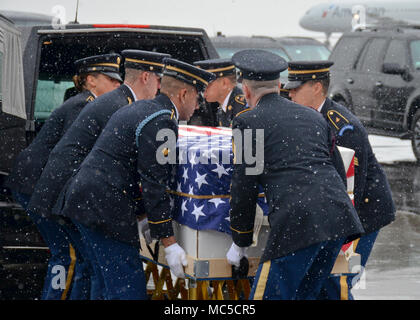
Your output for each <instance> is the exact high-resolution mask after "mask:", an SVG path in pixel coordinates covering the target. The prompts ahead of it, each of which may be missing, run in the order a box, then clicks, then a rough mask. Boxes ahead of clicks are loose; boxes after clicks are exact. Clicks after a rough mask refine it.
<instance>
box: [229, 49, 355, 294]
mask: <svg viewBox="0 0 420 320" xmlns="http://www.w3.org/2000/svg"><path fill="white" fill-rule="evenodd" d="M232 61H233V62H234V63H235V65H236V67H237V68H238V69H239V70H240V74H241V77H242V78H243V79H244V80H245V79H246V80H254V81H271V80H277V79H278V78H279V74H280V72H281V71H283V70H284V69H286V68H287V63H286V62H285V61H284V60H283V59H282V58H280V57H279V56H277V55H275V54H272V53H270V52H267V51H264V50H244V51H240V52H237V53H236V54H235V55H234V56H233V58H232ZM245 84H246V83H243V85H245ZM257 129H262V130H263V136H264V141H257V139H256V138H255V137H256V130H257ZM233 130H239V132H241V133H242V136H243V133H244V131H245V130H252V133H253V146H255V145H256V144H257V143H260V144H261V143H263V145H264V162H263V165H264V169H263V172H262V173H261V174H259V175H249V174H248V175H247V174H246V171H247V170H246V169H247V168H248V167H250V166H251V165H248V164H246V163H244V162H239V163H238V159H244V157H243V155H244V153H245V152H246V151H244V150H245V149H246V148H249V146H243V147H242V148H239V147H238V146H239V145H240V144H241V141H237V138H235V140H234V146H235V155H234V156H235V159H236V160H235V161H236V162H235V164H234V171H233V175H232V186H231V203H230V204H231V212H230V224H231V230H232V237H233V241H234V244H233V245H232V248H231V249H230V250H229V252H228V255H227V256H228V260H229V253H230V252H231V250H238V247H239V249H241V250H242V252H243V248H244V247H248V246H250V245H251V244H252V235H253V224H254V218H255V211H256V199H257V197H258V190H259V189H258V186H259V185H261V186H262V188H263V189H264V192H265V196H266V199H267V203H268V205H269V215H268V219H269V222H270V227H271V231H270V234H269V237H268V241H267V245H266V248H265V250H264V253H263V255H262V257H261V260H260V265H259V268H258V271H257V274H256V276H255V280H254V283H253V287H252V291H251V295H250V298H251V299H287V300H290V299H314V298H316V296H317V294H318V292H319V290H320V288H321V285H322V283H323V282H324V280H325V279H326V278H327V277H328V275H329V273H330V271H331V269H332V267H333V265H334V262H335V259H336V257H337V255H338V253H339V250H340V248H341V246H342V244H343V242H344V241H345V239H346V238H347V237H349V236H352V235H355V234H360V233H362V232H363V228H362V225H361V223H360V220H359V218H358V217H357V213H356V211H355V209H354V207H353V205H352V202H351V200H350V198H349V197H348V195H347V191H346V188H345V185H344V183H343V181H342V179H341V177H340V176H339V174H338V173H337V170H336V169H335V168H334V165H333V162H332V159H331V155H330V154H331V153H330V149H331V146H332V141H331V139H330V135H329V127H328V125H327V123H326V121H325V120H324V119H323V117H322V116H321V115H320V114H319V113H317V112H315V111H314V110H311V109H309V108H304V107H302V106H300V105H298V104H295V103H293V102H291V101H289V100H287V99H284V98H282V97H281V96H280V95H279V94H278V93H277V92H275V93H274V92H273V93H268V94H265V95H263V96H262V97H261V98H260V99H259V101H258V102H257V104H256V106H253V108H252V110H250V111H247V112H244V113H242V114H241V115H239V116H237V117H236V118H234V120H233ZM234 137H235V136H234ZM238 150H242V151H238ZM253 151H254V150H253ZM248 153H249V150H248ZM253 154H255V153H254V152H253ZM257 161H258V159H257ZM235 247H236V249H235Z"/></svg>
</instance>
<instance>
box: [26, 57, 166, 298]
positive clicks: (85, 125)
mask: <svg viewBox="0 0 420 320" xmlns="http://www.w3.org/2000/svg"><path fill="white" fill-rule="evenodd" d="M122 55H123V56H124V58H125V61H124V67H125V79H124V83H123V84H122V85H121V86H120V87H119V88H117V89H115V90H113V91H111V92H109V93H107V94H105V95H103V96H101V97H100V98H98V99H96V100H95V101H94V102H92V103H91V104H90V105H89V106H88V107H87V108H85V109H84V110H83V111H82V112H81V113H80V115H79V116H78V117H77V119H76V120H75V121H74V123H73V125H72V126H71V127H70V128H69V130H68V131H67V132H66V134H65V135H64V136H63V137H62V139H61V140H60V141H59V142H58V143H57V145H56V146H55V147H54V149H53V150H52V151H51V154H50V157H49V159H48V162H47V165H46V166H45V169H44V171H43V173H42V175H41V177H40V179H39V181H38V183H37V184H36V187H35V190H34V193H33V195H32V198H31V200H30V202H29V205H28V209H29V210H30V211H31V212H33V213H34V214H37V215H39V216H43V217H49V216H51V212H52V210H53V207H54V205H55V204H56V202H57V200H58V197H59V194H60V191H61V190H62V189H63V187H64V185H65V183H66V182H67V180H68V179H69V178H70V177H71V175H72V174H73V173H74V172H75V171H76V170H77V169H78V167H79V166H80V164H81V163H82V161H83V160H84V158H85V157H86V155H87V154H88V153H89V152H90V150H91V149H92V147H93V145H94V143H95V141H96V139H97V138H98V136H99V135H100V133H101V132H102V129H103V128H104V127H105V125H106V123H107V122H108V120H109V118H110V117H111V115H112V114H113V113H114V112H115V111H117V110H118V109H119V108H121V107H122V106H125V105H127V104H130V103H132V102H134V101H135V100H140V99H151V98H153V97H155V95H156V92H157V90H158V89H159V86H160V72H161V71H162V66H163V65H162V59H163V58H164V57H167V56H169V55H166V54H161V53H155V52H149V51H140V50H124V51H123V52H122ZM85 67H86V70H87V71H92V70H97V68H99V67H100V66H99V65H95V66H93V65H86V66H85ZM60 224H62V225H63V229H64V230H65V231H67V236H68V237H69V238H70V241H71V243H72V245H73V246H74V247H75V250H76V253H78V254H79V255H81V256H83V255H85V256H87V253H85V250H86V248H84V243H83V241H81V235H80V233H79V232H78V230H77V228H76V227H75V226H74V225H72V224H71V223H70V222H69V221H68V220H67V219H64V220H60ZM90 275H91V282H93V283H92V284H91V298H92V299H99V298H100V297H99V296H98V294H99V292H102V289H101V287H102V284H103V281H102V279H101V278H100V274H99V273H98V272H96V271H95V270H90Z"/></svg>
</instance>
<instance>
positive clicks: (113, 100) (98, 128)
mask: <svg viewBox="0 0 420 320" xmlns="http://www.w3.org/2000/svg"><path fill="white" fill-rule="evenodd" d="M133 100H134V97H133V95H132V93H131V91H130V89H129V88H128V87H127V86H126V85H121V86H120V87H118V88H117V89H115V90H113V91H111V92H108V93H105V94H103V95H101V96H100V97H98V98H97V99H95V101H93V102H92V103H91V104H89V105H88V106H87V108H84V109H83V111H82V112H81V113H80V114H79V116H78V117H77V119H76V120H75V121H74V123H73V125H72V126H71V127H70V128H69V129H68V130H67V132H66V134H65V135H64V136H63V137H62V139H61V140H60V141H59V142H58V143H57V145H56V146H55V147H54V149H53V150H52V151H51V154H50V157H49V159H48V162H47V164H46V166H45V168H44V171H43V173H42V175H41V177H40V179H39V181H38V183H37V184H36V187H35V190H34V193H33V195H32V198H31V200H30V202H29V204H28V210H30V211H31V212H34V213H36V214H39V215H42V216H49V215H50V214H51V210H52V208H53V206H54V205H55V203H56V201H57V198H58V195H59V193H60V191H61V189H62V188H63V186H64V184H65V183H66V182H67V180H68V179H69V178H70V177H71V175H72V174H73V173H74V171H75V170H76V169H77V168H78V167H79V166H80V164H81V163H82V161H83V160H84V158H85V157H86V156H87V154H88V153H89V152H90V150H91V149H92V147H93V145H94V144H95V141H96V139H97V138H98V137H99V135H100V134H101V132H102V130H103V128H104V127H105V125H106V123H107V122H108V120H109V118H110V117H111V115H112V114H113V113H114V112H115V111H117V110H118V109H119V108H121V107H122V106H124V105H127V104H128V103H130V102H132V101H133Z"/></svg>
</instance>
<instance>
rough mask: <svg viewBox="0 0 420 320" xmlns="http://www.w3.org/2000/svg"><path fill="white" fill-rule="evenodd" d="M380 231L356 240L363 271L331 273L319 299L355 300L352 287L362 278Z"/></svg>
mask: <svg viewBox="0 0 420 320" xmlns="http://www.w3.org/2000/svg"><path fill="white" fill-rule="evenodd" d="M378 233H379V231H376V232H372V233H369V234H367V235H364V236H362V237H361V238H359V239H357V240H355V244H354V246H355V248H354V251H355V252H356V253H358V254H360V264H361V272H360V273H357V274H349V275H341V276H334V275H330V276H329V277H328V279H326V280H325V282H324V284H323V286H322V288H321V291H320V293H319V296H318V299H320V300H354V298H353V295H352V293H351V289H352V288H353V287H354V285H355V284H356V283H357V282H358V281H359V280H360V276H361V273H362V272H364V269H365V266H366V263H367V260H368V258H369V255H370V253H371V252H372V248H373V245H374V244H375V240H376V237H377V236H378Z"/></svg>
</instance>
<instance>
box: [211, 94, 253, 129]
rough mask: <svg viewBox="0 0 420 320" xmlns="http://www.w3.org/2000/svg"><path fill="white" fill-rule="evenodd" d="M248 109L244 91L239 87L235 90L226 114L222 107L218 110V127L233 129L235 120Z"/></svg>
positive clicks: (231, 95)
mask: <svg viewBox="0 0 420 320" xmlns="http://www.w3.org/2000/svg"><path fill="white" fill-rule="evenodd" d="M246 108H247V107H246V100H245V97H244V95H243V93H242V90H241V89H240V88H238V87H235V88H233V90H232V92H231V94H230V97H229V101H228V104H227V106H226V112H224V111H223V109H222V107H221V106H220V107H219V109H218V110H217V123H218V125H219V126H220V127H232V120H233V118H234V117H235V116H236V115H237V114H238V113H240V112H241V111H243V110H245V109H246Z"/></svg>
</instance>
